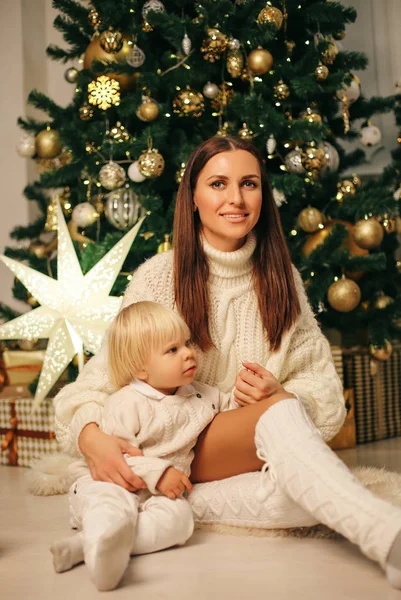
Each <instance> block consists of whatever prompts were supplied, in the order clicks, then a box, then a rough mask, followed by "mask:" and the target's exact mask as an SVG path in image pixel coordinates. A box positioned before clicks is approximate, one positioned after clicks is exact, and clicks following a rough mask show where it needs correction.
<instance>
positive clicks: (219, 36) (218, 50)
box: [200, 28, 228, 63]
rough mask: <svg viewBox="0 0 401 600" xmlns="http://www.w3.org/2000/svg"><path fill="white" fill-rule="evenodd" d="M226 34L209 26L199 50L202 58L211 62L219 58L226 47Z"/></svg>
mask: <svg viewBox="0 0 401 600" xmlns="http://www.w3.org/2000/svg"><path fill="white" fill-rule="evenodd" d="M227 43H228V40H227V36H226V35H224V33H221V32H220V31H219V30H218V29H215V28H211V29H208V30H207V38H206V39H205V40H203V43H202V46H201V49H200V50H201V52H202V54H203V58H204V59H205V60H208V61H209V62H211V63H213V62H215V61H216V60H218V59H219V58H220V56H221V55H222V54H223V52H225V51H226V48H227Z"/></svg>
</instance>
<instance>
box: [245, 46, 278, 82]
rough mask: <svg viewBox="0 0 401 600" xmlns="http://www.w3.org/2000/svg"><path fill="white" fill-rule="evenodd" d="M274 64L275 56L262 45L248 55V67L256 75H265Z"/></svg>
mask: <svg viewBox="0 0 401 600" xmlns="http://www.w3.org/2000/svg"><path fill="white" fill-rule="evenodd" d="M272 66H273V56H272V55H271V54H270V52H269V51H268V50H265V49H264V48H262V47H261V46H259V47H258V48H256V50H252V52H251V53H250V54H249V56H248V67H249V69H250V70H251V71H252V73H254V74H255V75H264V74H265V73H267V71H269V70H270V69H271V68H272Z"/></svg>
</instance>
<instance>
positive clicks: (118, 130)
mask: <svg viewBox="0 0 401 600" xmlns="http://www.w3.org/2000/svg"><path fill="white" fill-rule="evenodd" d="M107 137H108V138H109V139H110V140H113V142H117V143H121V142H128V141H129V139H130V135H129V133H128V131H127V130H126V129H125V127H124V125H122V124H121V123H120V121H117V123H116V124H115V125H114V126H113V127H112V128H111V129H110V131H109V133H108V136H107Z"/></svg>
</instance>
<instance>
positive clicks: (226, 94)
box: [211, 81, 235, 113]
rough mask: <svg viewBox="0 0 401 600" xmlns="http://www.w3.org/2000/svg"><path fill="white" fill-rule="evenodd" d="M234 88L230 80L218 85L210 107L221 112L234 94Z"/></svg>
mask: <svg viewBox="0 0 401 600" xmlns="http://www.w3.org/2000/svg"><path fill="white" fill-rule="evenodd" d="M234 93H235V92H234V90H233V87H232V85H231V83H230V82H228V81H226V82H225V83H222V84H221V85H219V92H218V94H217V95H216V97H215V98H213V100H212V101H211V105H212V108H213V109H214V110H215V111H217V112H220V113H222V112H223V111H224V109H225V108H226V107H227V106H228V105H229V104H230V102H231V100H232V99H233V96H234Z"/></svg>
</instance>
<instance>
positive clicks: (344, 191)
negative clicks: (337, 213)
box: [336, 179, 356, 204]
mask: <svg viewBox="0 0 401 600" xmlns="http://www.w3.org/2000/svg"><path fill="white" fill-rule="evenodd" d="M355 194H356V186H355V184H354V182H353V181H351V180H350V179H344V180H343V181H339V182H338V183H337V194H336V200H337V202H339V203H340V204H341V203H342V202H343V200H344V199H345V198H349V197H350V196H355Z"/></svg>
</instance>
